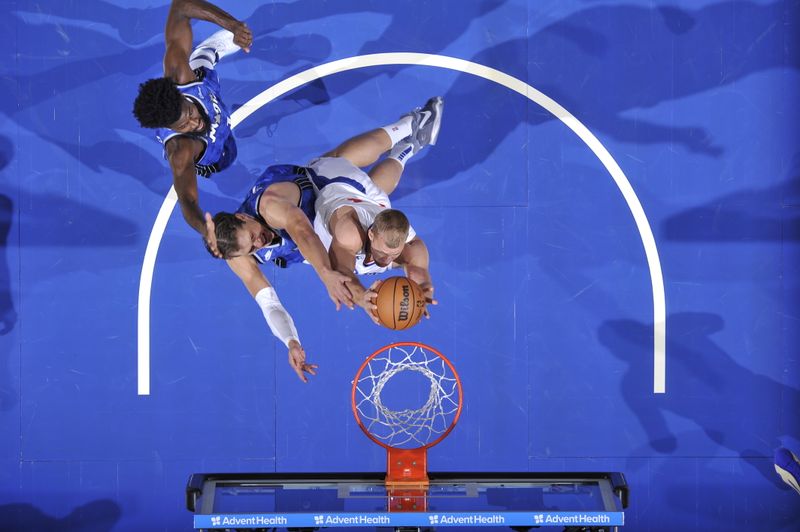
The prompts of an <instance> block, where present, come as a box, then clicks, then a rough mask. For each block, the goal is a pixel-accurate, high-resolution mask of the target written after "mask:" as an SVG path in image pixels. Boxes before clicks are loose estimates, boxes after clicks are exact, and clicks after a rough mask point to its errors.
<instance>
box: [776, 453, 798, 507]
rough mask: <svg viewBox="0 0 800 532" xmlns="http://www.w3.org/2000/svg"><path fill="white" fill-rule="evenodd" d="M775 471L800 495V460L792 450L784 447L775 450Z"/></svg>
mask: <svg viewBox="0 0 800 532" xmlns="http://www.w3.org/2000/svg"><path fill="white" fill-rule="evenodd" d="M775 471H777V472H778V474H779V475H780V476H781V478H782V479H783V481H784V482H786V483H787V484H789V486H791V488H792V489H793V490H794V491H796V492H797V494H798V495H800V460H798V459H797V456H795V454H794V453H793V452H792V451H790V450H789V449H784V448H783V447H781V448H780V449H777V450H776V451H775Z"/></svg>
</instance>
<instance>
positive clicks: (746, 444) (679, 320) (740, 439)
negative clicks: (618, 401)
mask: <svg viewBox="0 0 800 532" xmlns="http://www.w3.org/2000/svg"><path fill="white" fill-rule="evenodd" d="M667 324H668V327H669V328H668V335H667V347H666V349H667V393H666V394H665V395H654V394H653V393H652V387H651V382H652V371H653V368H652V364H653V358H652V356H651V353H652V349H653V326H652V324H646V323H640V322H637V321H634V320H610V321H606V322H605V323H603V325H601V327H600V329H599V331H598V336H599V340H600V342H601V343H602V344H603V345H604V346H605V347H606V348H607V349H608V350H609V351H610V352H611V353H612V354H613V355H614V356H615V357H617V358H619V359H620V360H623V361H624V362H626V363H627V364H628V369H627V371H625V374H624V376H623V378H622V395H623V398H624V400H625V402H626V403H627V405H628V407H629V408H630V409H631V410H632V411H633V413H634V414H635V415H636V417H637V418H638V420H639V423H640V424H641V426H642V428H643V429H644V431H645V433H646V434H647V438H648V442H647V444H646V447H647V448H648V449H650V450H652V451H656V452H658V453H661V454H672V453H675V452H676V451H677V450H678V449H679V448H682V453H681V454H682V455H684V456H694V455H696V454H697V451H696V450H694V451H693V450H692V449H691V448H695V449H697V448H698V446H699V448H702V446H703V445H704V444H703V442H698V441H696V440H695V441H684V440H683V439H682V438H681V437H680V436H679V435H677V434H676V433H675V432H674V431H673V430H672V429H671V428H670V426H669V424H668V422H667V415H677V416H679V417H681V418H684V419H687V420H691V421H692V422H693V423H695V424H696V425H697V426H698V427H699V428H700V429H701V430H702V431H703V432H704V433H705V436H706V437H707V438H708V439H710V440H711V441H713V442H714V443H715V444H716V445H718V446H720V447H722V448H725V449H728V450H730V451H732V452H733V453H734V455H735V456H738V457H741V458H742V459H743V460H745V461H747V462H749V463H750V464H751V465H752V466H753V467H755V468H756V469H757V470H758V471H759V472H760V473H761V474H762V475H763V476H764V477H765V478H766V479H768V480H769V481H770V482H771V483H773V484H775V485H776V486H781V483H780V481H779V480H778V479H777V477H776V476H775V471H774V470H773V468H772V462H771V459H770V458H771V457H772V452H773V449H774V448H775V447H777V446H778V444H779V443H780V441H779V440H780V438H781V437H782V436H784V434H782V433H779V432H778V431H779V430H781V431H792V430H793V429H797V428H800V427H798V423H797V422H796V421H791V420H790V418H787V416H792V413H794V412H798V411H800V390H797V389H796V388H793V387H791V386H786V385H784V384H782V383H780V382H778V381H775V380H774V379H772V378H770V377H767V376H764V375H759V374H758V373H755V372H753V371H751V370H749V369H748V368H746V367H744V366H742V365H740V364H739V363H738V362H737V361H736V360H734V359H733V357H731V355H729V354H728V353H726V352H725V351H724V350H723V349H722V348H721V347H720V346H719V345H718V344H717V343H716V342H715V341H714V338H713V336H714V334H715V333H717V332H719V331H721V330H722V329H723V328H724V322H723V320H722V318H721V317H720V316H718V315H715V314H708V313H699V312H685V313H678V314H672V315H670V316H669V317H668V318H667ZM787 420H789V421H790V422H789V423H788V424H787ZM707 444H708V442H707V441H706V442H705V445H707ZM687 447H691V448H690V449H687ZM634 454H635V453H634ZM701 454H702V453H701ZM709 458H711V457H709ZM781 487H782V486H781Z"/></svg>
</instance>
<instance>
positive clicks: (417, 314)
mask: <svg viewBox="0 0 800 532" xmlns="http://www.w3.org/2000/svg"><path fill="white" fill-rule="evenodd" d="M377 293H378V297H377V298H375V304H376V306H377V307H378V309H377V311H376V314H377V316H378V321H379V322H380V323H381V325H383V326H384V327H388V328H389V329H394V330H402V329H408V328H409V327H413V326H414V325H416V324H417V323H419V320H420V318H422V315H423V314H424V313H425V295H424V294H423V293H422V289H421V288H420V287H419V285H418V284H417V283H415V282H414V281H412V280H411V279H408V278H407V277H389V278H388V279H385V280H384V281H383V282H382V283H381V284H380V286H378V289H377Z"/></svg>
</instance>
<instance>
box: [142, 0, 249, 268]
mask: <svg viewBox="0 0 800 532" xmlns="http://www.w3.org/2000/svg"><path fill="white" fill-rule="evenodd" d="M192 19H196V20H206V21H209V22H213V23H215V24H217V25H219V26H221V27H222V28H224V29H223V30H222V31H219V32H217V33H215V34H214V35H212V36H211V37H209V38H208V39H206V40H205V41H203V42H202V43H200V45H199V46H198V47H197V48H195V50H194V51H192V50H191V49H192V27H191V25H190V21H191V20H192ZM164 37H165V40H166V44H167V49H166V53H165V54H164V77H163V78H156V79H151V80H148V81H146V82H144V83H142V84H141V85H140V86H139V94H138V96H137V97H136V101H135V102H134V106H133V114H134V115H135V116H136V118H137V120H139V123H140V124H141V125H142V127H146V128H152V129H156V138H157V139H158V141H159V142H161V143H162V144H163V145H164V157H165V158H166V159H167V161H168V162H169V166H170V168H171V169H172V175H173V181H174V185H175V192H176V193H177V195H178V202H179V203H180V206H181V212H182V213H183V217H184V219H185V220H186V221H187V222H188V224H189V225H190V226H192V227H193V228H194V229H195V230H196V231H197V232H198V233H200V234H201V235H203V238H204V240H205V242H206V245H207V247H208V248H209V249H210V250H211V252H212V253H214V254H215V255H218V254H219V252H218V251H217V247H216V240H215V238H214V231H213V226H212V225H211V216H210V215H209V214H206V215H205V216H204V214H203V211H202V210H201V209H200V205H199V202H198V197H197V175H198V174H199V175H201V176H203V177H208V176H210V175H211V174H213V173H215V172H219V171H221V170H224V169H225V168H227V167H228V166H230V165H231V164H232V163H233V161H234V159H235V158H236V141H235V139H234V137H233V133H232V131H231V126H230V113H229V112H228V109H227V107H225V104H223V103H222V97H221V94H220V85H219V78H218V77H217V72H216V71H215V70H214V67H215V66H216V64H217V62H218V61H219V60H220V59H221V58H222V57H223V56H225V55H228V54H230V53H232V52H235V51H237V50H239V49H240V48H241V49H243V50H244V51H246V52H249V51H250V46H251V45H252V43H253V35H252V33H251V32H250V29H249V28H248V27H247V24H245V23H244V22H241V21H239V20H236V19H235V18H233V17H232V16H231V15H229V14H228V13H226V12H225V11H223V10H222V9H220V8H218V7H216V6H214V5H212V4H210V3H208V2H205V1H203V0H173V2H172V5H171V7H170V10H169V14H168V16H167V26H166V29H165V30H164Z"/></svg>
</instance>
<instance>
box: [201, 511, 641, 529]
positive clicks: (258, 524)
mask: <svg viewBox="0 0 800 532" xmlns="http://www.w3.org/2000/svg"><path fill="white" fill-rule="evenodd" d="M624 524H625V515H624V513H623V512H400V513H386V512H381V513H314V514H299V513H298V514H295V513H286V514H210V515H195V516H194V528H209V529H213V528H265V527H270V528H287V527H290V528H295V527H298V528H325V527H376V526H381V527H383V526H388V527H397V526H415V527H422V526H424V527H439V526H441V527H445V526H531V525H532V526H540V527H541V526H559V527H564V526H622V525H624Z"/></svg>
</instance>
